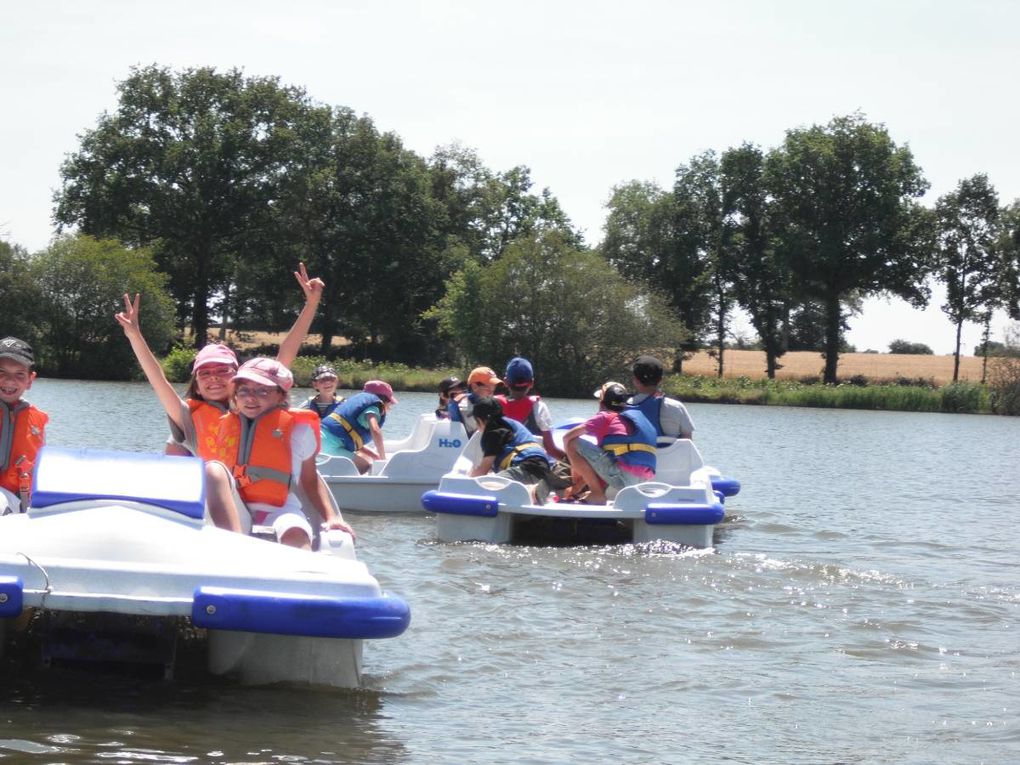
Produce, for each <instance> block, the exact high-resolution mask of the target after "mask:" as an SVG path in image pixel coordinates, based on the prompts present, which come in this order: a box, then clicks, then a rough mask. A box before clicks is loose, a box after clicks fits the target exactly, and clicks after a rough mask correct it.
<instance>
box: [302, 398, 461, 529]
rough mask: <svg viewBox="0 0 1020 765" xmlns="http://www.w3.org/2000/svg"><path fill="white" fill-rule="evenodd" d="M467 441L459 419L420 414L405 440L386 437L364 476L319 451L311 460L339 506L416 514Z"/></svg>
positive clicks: (344, 459)
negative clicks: (381, 456) (381, 454)
mask: <svg viewBox="0 0 1020 765" xmlns="http://www.w3.org/2000/svg"><path fill="white" fill-rule="evenodd" d="M467 441H468V437H467V432H466V431H465V430H464V426H463V425H462V424H461V423H459V422H451V421H450V420H437V419H436V417H435V415H433V414H423V415H421V416H420V417H419V418H418V421H417V422H416V423H415V426H414V428H413V429H412V431H411V433H410V435H408V436H407V437H406V438H403V439H400V440H399V441H390V440H388V439H387V441H386V453H387V454H388V455H389V456H388V458H387V459H385V460H376V461H375V462H373V463H372V469H371V471H370V472H368V473H366V474H364V475H361V474H360V473H358V469H357V468H356V467H355V466H354V462H352V461H351V460H350V459H348V458H347V457H334V456H330V455H327V454H320V455H319V456H318V458H317V463H318V468H319V473H320V474H321V475H322V477H323V479H324V480H325V481H326V484H327V485H328V486H329V488H330V491H332V492H333V497H334V499H336V502H337V504H338V505H339V506H340V508H341V509H342V510H360V511H364V512H374V511H378V512H421V495H422V494H423V493H424V492H426V491H428V490H429V489H434V488H436V487H437V486H438V485H439V481H440V479H441V478H442V477H443V475H444V474H445V473H448V472H449V471H450V470H451V469H453V466H454V463H455V462H456V461H457V457H458V456H459V455H460V452H461V450H462V449H463V448H464V446H465V444H466V443H467Z"/></svg>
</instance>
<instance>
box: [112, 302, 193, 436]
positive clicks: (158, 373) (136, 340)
mask: <svg viewBox="0 0 1020 765" xmlns="http://www.w3.org/2000/svg"><path fill="white" fill-rule="evenodd" d="M140 303H141V295H139V294H137V293H136V294H135V299H134V301H132V300H131V298H130V297H129V296H128V295H126V294H125V295H124V310H123V311H121V312H119V313H117V314H116V315H114V317H113V318H115V319H116V320H117V323H118V324H120V326H121V327H122V328H123V329H124V334H125V335H126V336H127V339H128V342H130V343H131V350H133V351H134V352H135V358H137V359H138V363H139V364H140V365H141V367H142V371H143V372H144V373H145V377H146V378H147V379H148V381H149V384H150V385H151V386H152V389H153V390H154V391H156V397H157V398H158V399H159V403H160V404H162V406H163V409H164V410H166V413H167V416H168V417H169V418H170V419H171V420H172V421H173V423H174V425H176V426H177V427H178V428H180V429H181V430H182V431H183V430H184V427H185V425H184V423H183V422H180V419H181V397H180V396H179V395H177V391H176V390H174V386H172V385H171V384H170V381H169V380H167V379H166V375H165V374H163V367H162V366H160V364H159V361H158V360H157V359H156V357H155V355H153V353H152V350H151V349H150V348H149V344H148V343H146V342H145V338H144V337H143V336H142V328H141V326H139V323H138V314H139V305H140Z"/></svg>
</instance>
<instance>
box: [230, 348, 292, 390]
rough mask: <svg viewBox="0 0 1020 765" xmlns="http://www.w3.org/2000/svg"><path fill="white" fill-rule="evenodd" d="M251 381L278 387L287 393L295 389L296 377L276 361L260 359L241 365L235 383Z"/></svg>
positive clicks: (250, 360)
mask: <svg viewBox="0 0 1020 765" xmlns="http://www.w3.org/2000/svg"><path fill="white" fill-rule="evenodd" d="M238 380H249V381H251V382H254V383H259V384H260V385H276V386H278V387H280V388H283V389H284V390H285V391H286V390H290V389H291V388H293V387H294V375H292V374H291V373H290V370H289V369H287V367H285V366H284V365H283V364H281V363H280V362H279V361H277V360H276V359H267V358H264V357H261V356H260V357H258V358H254V359H249V360H248V361H246V362H244V363H243V364H242V365H241V368H240V369H238V370H237V374H236V375H234V381H235V382H236V381H238Z"/></svg>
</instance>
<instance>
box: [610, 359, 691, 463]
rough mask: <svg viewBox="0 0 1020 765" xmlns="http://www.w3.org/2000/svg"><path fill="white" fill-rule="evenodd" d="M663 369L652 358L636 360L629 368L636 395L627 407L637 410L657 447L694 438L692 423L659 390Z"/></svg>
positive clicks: (677, 403)
mask: <svg viewBox="0 0 1020 765" xmlns="http://www.w3.org/2000/svg"><path fill="white" fill-rule="evenodd" d="M662 373H663V366H662V362H661V361H659V360H658V359H657V358H655V356H638V357H637V358H636V359H635V360H634V365H633V366H632V367H631V374H632V375H633V376H634V387H635V388H636V392H635V393H634V395H633V396H631V398H630V401H628V402H627V403H628V404H629V405H630V406H632V407H634V408H636V409H640V410H641V413H642V414H643V415H644V416H645V417H647V418H648V421H649V422H650V423H652V427H654V428H655V432H656V435H657V436H658V443H659V445H660V446H663V445H668V444H671V443H673V442H674V441H676V440H677V439H678V438H691V437H692V436H693V435H694V422H692V421H691V415H690V413H689V412H688V411H687V407H685V406H684V405H683V404H682V403H681V402H680V401H678V400H677V399H675V398H670V397H669V396H667V395H665V394H664V393H663V392H662V391H660V390H659V383H660V382H662Z"/></svg>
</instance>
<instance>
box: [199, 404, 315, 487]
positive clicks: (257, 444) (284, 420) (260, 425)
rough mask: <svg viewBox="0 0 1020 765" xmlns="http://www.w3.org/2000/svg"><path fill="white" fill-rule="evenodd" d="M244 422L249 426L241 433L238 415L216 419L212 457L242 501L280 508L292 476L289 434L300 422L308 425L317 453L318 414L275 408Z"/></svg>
mask: <svg viewBox="0 0 1020 765" xmlns="http://www.w3.org/2000/svg"><path fill="white" fill-rule="evenodd" d="M248 422H249V423H251V425H250V426H249V428H247V433H245V432H244V431H245V430H246V429H245V428H244V427H243V425H242V421H241V415H239V414H237V413H236V412H230V413H229V414H225V415H223V416H222V417H221V418H220V420H219V424H218V426H217V431H216V456H215V458H216V459H218V460H220V461H221V462H223V463H224V464H225V465H226V466H227V467H228V468H229V469H230V472H231V474H233V476H234V478H235V479H236V480H237V489H238V492H239V493H240V495H241V498H242V499H243V500H244V501H245V502H263V503H265V504H267V505H274V506H276V507H282V506H283V505H284V504H285V503H286V502H287V494H288V493H289V492H290V486H291V482H292V479H293V476H292V475H291V468H292V459H291V448H290V438H291V433H293V431H294V428H295V427H296V426H297V425H298V424H301V423H304V424H305V425H308V426H309V427H311V429H312V432H313V433H315V449H316V452H318V450H319V446H320V441H319V437H320V433H319V416H318V415H317V414H316V413H315V412H313V411H311V410H310V409H286V408H284V407H279V408H277V409H271V410H269V411H268V412H265V413H264V414H261V415H259V416H258V417H257V418H256V419H255V420H248Z"/></svg>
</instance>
